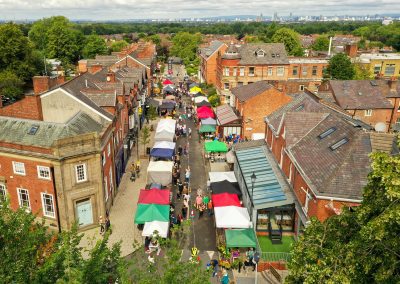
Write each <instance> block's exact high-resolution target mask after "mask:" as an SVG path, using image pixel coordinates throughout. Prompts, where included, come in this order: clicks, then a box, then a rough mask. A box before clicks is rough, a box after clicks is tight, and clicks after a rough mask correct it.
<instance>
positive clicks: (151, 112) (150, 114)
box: [146, 105, 158, 120]
mask: <svg viewBox="0 0 400 284" xmlns="http://www.w3.org/2000/svg"><path fill="white" fill-rule="evenodd" d="M157 116H158V113H157V108H156V107H155V106H152V105H151V106H149V108H148V110H147V112H146V118H147V119H148V120H154V119H156V118H157Z"/></svg>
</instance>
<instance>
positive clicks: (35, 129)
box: [28, 125, 39, 135]
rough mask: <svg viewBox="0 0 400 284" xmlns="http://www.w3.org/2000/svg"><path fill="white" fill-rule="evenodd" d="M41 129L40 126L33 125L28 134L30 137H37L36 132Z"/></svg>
mask: <svg viewBox="0 0 400 284" xmlns="http://www.w3.org/2000/svg"><path fill="white" fill-rule="evenodd" d="M38 129H39V125H32V127H31V128H30V129H29V131H28V134H29V135H35V134H36V132H37V131H38Z"/></svg>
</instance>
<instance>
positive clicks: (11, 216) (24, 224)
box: [0, 201, 126, 284]
mask: <svg viewBox="0 0 400 284" xmlns="http://www.w3.org/2000/svg"><path fill="white" fill-rule="evenodd" d="M81 238H82V235H80V234H78V232H77V227H76V226H74V227H73V228H72V230H71V231H63V232H62V233H59V234H56V233H51V231H50V229H49V228H48V227H47V226H45V224H44V220H40V221H39V222H38V221H37V218H36V216H35V215H33V214H32V213H28V212H27V211H26V210H25V209H24V208H18V209H17V210H16V211H14V210H12V209H11V208H10V207H9V204H8V201H6V202H3V203H2V204H1V206H0V253H1V258H0V279H1V280H2V282H4V283H43V284H47V283H49V284H50V283H108V282H109V281H112V283H114V282H115V281H116V280H117V278H119V279H121V278H124V277H125V274H126V273H125V262H124V260H123V259H122V258H121V257H120V245H119V244H116V245H113V246H111V248H108V234H106V235H105V237H104V239H102V240H99V241H98V242H97V243H96V246H95V247H94V248H93V249H91V250H90V251H89V257H88V258H87V259H84V258H83V257H82V248H80V246H79V242H80V240H81Z"/></svg>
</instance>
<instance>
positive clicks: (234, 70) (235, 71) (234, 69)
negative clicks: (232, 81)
mask: <svg viewBox="0 0 400 284" xmlns="http://www.w3.org/2000/svg"><path fill="white" fill-rule="evenodd" d="M233 76H237V68H236V67H233Z"/></svg>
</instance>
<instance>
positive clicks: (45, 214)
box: [41, 192, 56, 218]
mask: <svg viewBox="0 0 400 284" xmlns="http://www.w3.org/2000/svg"><path fill="white" fill-rule="evenodd" d="M41 197H42V209H43V216H46V217H50V218H55V217H56V211H55V210H54V197H53V195H52V194H48V193H45V192H41ZM46 197H50V198H49V199H51V210H52V211H51V212H50V211H47V208H46V202H45V199H46ZM49 212H50V214H49Z"/></svg>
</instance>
